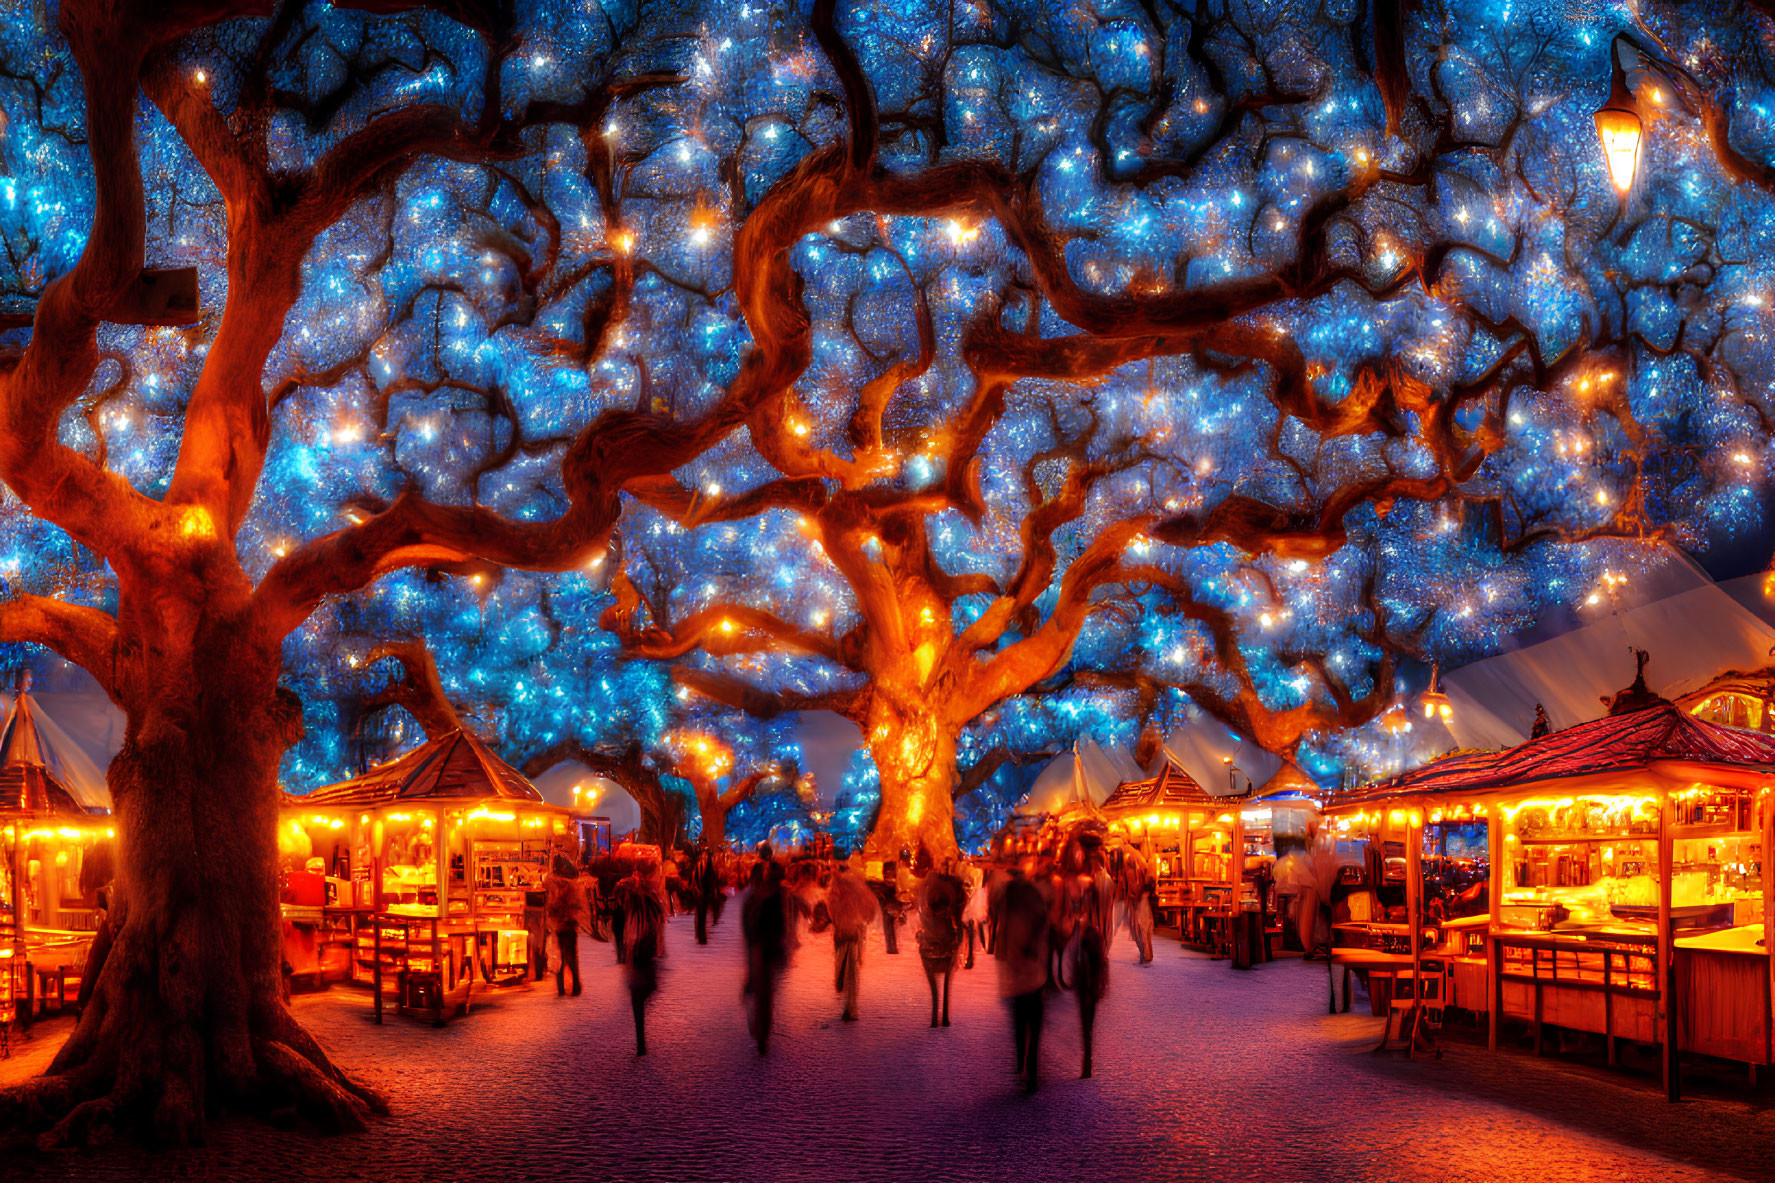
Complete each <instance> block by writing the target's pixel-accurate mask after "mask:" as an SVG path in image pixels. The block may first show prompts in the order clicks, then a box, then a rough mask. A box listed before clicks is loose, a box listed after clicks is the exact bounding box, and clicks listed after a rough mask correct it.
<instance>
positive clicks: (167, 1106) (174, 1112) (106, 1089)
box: [0, 1006, 388, 1151]
mask: <svg viewBox="0 0 1775 1183" xmlns="http://www.w3.org/2000/svg"><path fill="white" fill-rule="evenodd" d="M96 1026H97V1024H96V1022H95V1023H94V1024H93V1027H96ZM265 1026H266V1027H267V1028H269V1029H270V1031H271V1032H272V1034H268V1035H265V1036H254V1037H251V1038H250V1039H249V1040H248V1044H249V1046H250V1048H251V1059H250V1063H248V1064H245V1065H235V1066H233V1067H231V1068H230V1069H229V1070H228V1071H227V1072H226V1073H223V1074H222V1075H226V1076H227V1077H229V1078H230V1079H229V1081H228V1084H227V1086H226V1087H224V1086H223V1085H222V1083H221V1081H220V1079H206V1078H205V1075H204V1073H203V1072H202V1071H201V1070H200V1071H196V1072H192V1073H186V1072H183V1071H179V1070H176V1067H177V1065H178V1064H179V1063H180V1062H181V1059H180V1057H178V1056H172V1057H167V1058H166V1059H165V1060H164V1061H163V1062H161V1063H158V1064H154V1065H150V1064H148V1063H146V1060H145V1058H142V1057H131V1056H127V1055H126V1056H124V1057H122V1058H123V1059H124V1060H126V1061H129V1062H127V1063H124V1064H122V1065H120V1063H119V1060H120V1057H119V1056H117V1055H114V1054H111V1055H108V1054H106V1050H107V1047H106V1045H107V1039H106V1038H105V1037H102V1036H96V1035H94V1034H92V1033H91V1031H92V1028H90V1027H89V1025H88V1024H87V1023H86V1022H83V1023H82V1024H81V1027H80V1029H79V1031H77V1032H76V1034H75V1036H74V1037H73V1038H71V1039H70V1040H69V1043H68V1045H66V1046H65V1047H64V1049H63V1051H62V1053H60V1054H58V1056H57V1058H56V1064H57V1067H56V1068H55V1069H54V1070H53V1071H52V1074H51V1075H47V1076H42V1077H39V1078H37V1079H35V1080H30V1081H26V1082H24V1083H22V1084H18V1085H14V1086H13V1087H11V1088H7V1089H0V1126H4V1127H11V1128H12V1129H13V1130H14V1131H17V1132H21V1133H22V1132H25V1131H38V1134H37V1138H36V1145H37V1147H38V1149H40V1150H46V1151H47V1150H68V1149H81V1148H85V1147H90V1146H97V1145H101V1144H103V1143H104V1142H106V1141H107V1140H109V1139H110V1137H111V1136H112V1134H114V1133H115V1132H118V1131H120V1130H126V1131H128V1132H132V1133H136V1134H139V1135H141V1136H143V1137H145V1138H146V1139H147V1140H149V1141H152V1142H155V1143H158V1144H163V1145H174V1146H185V1145H196V1144H201V1143H202V1142H203V1138H204V1123H205V1118H206V1109H209V1110H224V1111H233V1112H241V1113H248V1114H252V1115H255V1116H267V1115H270V1114H273V1113H277V1112H279V1111H280V1110H288V1109H294V1110H295V1112H296V1113H298V1114H300V1115H301V1117H302V1118H304V1119H305V1120H307V1121H308V1122H310V1123H312V1124H313V1125H314V1126H315V1127H316V1128H317V1129H319V1130H321V1131H323V1132H325V1133H347V1132H354V1131H358V1130H362V1129H363V1128H364V1127H365V1125H366V1124H367V1122H368V1120H369V1117H370V1115H371V1114H384V1113H387V1112H388V1106H387V1104H386V1102H384V1100H383V1099H382V1097H381V1095H380V1094H379V1093H377V1092H376V1090H374V1089H372V1088H369V1087H368V1086H366V1085H364V1084H361V1083H359V1082H358V1081H355V1080H353V1079H351V1077H350V1076H348V1075H346V1074H345V1073H344V1072H342V1071H340V1070H339V1069H338V1068H337V1067H336V1066H335V1065H334V1064H333V1063H332V1061H331V1060H330V1059H328V1057H327V1055H326V1053H325V1052H323V1051H322V1050H321V1049H320V1046H319V1044H317V1043H316V1042H315V1041H314V1038H313V1037H312V1036H311V1035H309V1034H308V1033H307V1032H306V1031H304V1030H303V1029H302V1027H301V1025H300V1024H299V1023H297V1022H296V1020H295V1018H294V1017H293V1016H291V1015H290V1014H289V1012H288V1011H287V1010H284V1009H283V1008H282V1007H281V1006H279V1007H278V1008H276V1010H275V1011H274V1012H273V1013H272V1014H271V1015H270V1016H268V1019H267V1022H266V1024H265ZM218 1042H220V1041H218V1040H215V1039H214V1038H212V1040H211V1041H210V1043H211V1046H212V1047H213V1046H215V1045H216V1043H218ZM76 1046H78V1047H80V1048H82V1049H83V1054H77V1055H76V1056H74V1057H70V1056H68V1054H67V1052H68V1048H71V1047H76ZM201 1060H202V1057H198V1060H197V1062H201ZM64 1061H71V1062H66V1063H64ZM184 1062H185V1063H191V1062H192V1061H190V1060H186V1061H184ZM217 1071H218V1070H217V1069H216V1068H215V1067H214V1066H213V1065H212V1070H211V1074H212V1075H215V1074H216V1073H217ZM206 1096H207V1098H208V1104H207V1105H206V1104H205V1101H204V1098H205V1097H206Z"/></svg>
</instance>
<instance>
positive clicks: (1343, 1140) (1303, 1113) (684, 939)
mask: <svg viewBox="0 0 1775 1183" xmlns="http://www.w3.org/2000/svg"><path fill="white" fill-rule="evenodd" d="M736 919H737V916H736V915H735V914H734V912H733V911H730V912H729V916H728V919H727V922H726V923H724V924H723V925H722V926H721V927H720V928H718V929H716V930H715V935H714V940H713V942H712V943H711V944H710V945H709V946H708V947H706V948H698V947H697V946H696V945H695V944H694V943H693V942H692V940H691V938H690V930H689V925H688V923H687V922H686V921H685V920H684V919H683V918H679V919H678V920H675V921H674V922H673V925H672V934H671V938H670V940H669V957H668V958H667V965H668V969H667V970H666V972H665V974H664V976H663V980H662V986H661V992H660V994H659V995H658V996H657V997H656V998H655V1000H654V1003H653V1008H652V1012H651V1014H652V1017H651V1021H650V1030H649V1042H650V1048H649V1054H648V1056H647V1057H646V1058H645V1059H640V1060H637V1059H636V1058H635V1057H634V1055H633V1054H632V1051H633V1045H632V1043H631V1040H630V1027H629V1016H628V1008H627V1003H626V997H625V996H624V995H623V993H622V988H621V979H620V977H619V971H618V970H617V968H616V966H614V965H612V964H610V963H609V962H610V957H611V953H610V947H609V946H608V945H601V944H596V943H589V942H588V943H586V944H584V945H582V955H583V956H584V957H585V958H586V960H587V962H588V970H589V972H588V975H587V981H586V987H585V996H584V997H581V998H578V999H574V998H567V999H557V998H556V997H555V995H554V991H553V989H552V988H548V987H546V986H544V985H542V984H539V985H538V986H537V987H536V988H533V989H530V990H523V991H517V992H509V993H503V994H497V995H489V996H483V998H484V999H485V1001H484V1003H483V1004H482V1005H478V1006H477V1007H476V1009H475V1011H474V1013H473V1014H472V1015H470V1016H469V1017H468V1018H466V1019H463V1020H458V1021H457V1022H454V1023H452V1024H451V1025H450V1026H449V1027H448V1028H446V1029H444V1030H441V1031H439V1030H432V1029H431V1028H429V1027H427V1026H424V1025H421V1024H419V1023H417V1022H414V1021H412V1020H406V1019H401V1018H399V1017H392V1018H391V1019H390V1021H389V1023H388V1025H386V1026H383V1027H380V1028H378V1027H376V1026H374V1025H373V1024H371V1022H370V1021H369V1007H368V1000H367V998H366V996H365V995H364V994H362V993H359V992H356V991H352V990H348V989H344V988H335V989H334V990H332V991H330V992H328V993H326V994H321V995H311V996H307V997H304V998H301V999H299V1000H298V1003H297V1007H298V1013H299V1014H300V1015H301V1017H302V1018H303V1019H304V1020H305V1021H306V1022H307V1023H309V1024H310V1025H311V1027H312V1028H313V1029H314V1030H315V1031H316V1032H317V1033H318V1035H319V1036H320V1037H321V1039H322V1040H323V1041H324V1042H325V1043H326V1045H327V1046H328V1047H329V1048H330V1049H332V1051H333V1052H334V1054H335V1055H336V1056H337V1058H338V1059H339V1061H340V1062H341V1063H343V1064H345V1065H347V1066H348V1067H349V1068H351V1069H352V1070H354V1071H356V1072H358V1073H360V1074H361V1075H362V1076H363V1077H364V1078H366V1079H368V1080H369V1081H371V1082H373V1083H374V1084H376V1085H377V1086H379V1087H381V1088H383V1089H384V1090H386V1091H387V1093H388V1095H389V1096H390V1097H391V1098H392V1099H393V1102H394V1105H395V1110H394V1114H393V1115H392V1116H391V1117H390V1118H388V1119H387V1120H385V1121H383V1122H380V1123H378V1124H377V1125H376V1126H375V1127H374V1128H373V1129H372V1130H371V1131H370V1132H368V1133H366V1134H363V1135H358V1136H351V1137H341V1138H321V1137H317V1136H314V1135H312V1134H308V1133H304V1132H302V1131H301V1130H281V1129H274V1128H270V1127H267V1126H265V1125H263V1124H261V1123H256V1122H251V1121H246V1120H229V1121H225V1122H222V1123H220V1124H219V1125H217V1126H215V1127H213V1128H212V1130H211V1135H210V1145H209V1146H207V1147H204V1148H200V1149H197V1150H192V1151H187V1152H172V1153H166V1154H163V1155H150V1153H149V1152H148V1151H145V1150H142V1149H140V1148H138V1147H135V1146H132V1145H128V1144H122V1145H111V1146H108V1147H105V1148H102V1149H100V1150H98V1151H96V1152H91V1153H86V1154H79V1155H68V1156H60V1157H48V1158H41V1159H36V1160H32V1161H27V1162H23V1163H7V1164H0V1177H8V1178H21V1177H30V1178H67V1179H82V1180H86V1179H139V1178H148V1177H152V1178H155V1179H169V1180H172V1179H206V1180H216V1179H236V1178H258V1177H263V1178H322V1179H329V1180H359V1179H363V1180H397V1179H499V1180H514V1179H529V1178H549V1179H622V1180H630V1179H633V1180H673V1181H677V1180H705V1179H706V1180H753V1179H757V1180H775V1179H818V1180H821V1181H822V1183H828V1181H837V1180H853V1179H855V1180H875V1179H882V1180H886V1179H893V1180H910V1181H913V1183H935V1181H937V1180H948V1179H958V1180H987V1179H992V1180H998V1179H1006V1180H1024V1179H1029V1180H1047V1179H1053V1180H1086V1179H1089V1180H1093V1181H1096V1180H1115V1179H1136V1178H1137V1179H1155V1180H1157V1179H1225V1180H1237V1179H1245V1178H1264V1179H1274V1180H1305V1179H1335V1180H1405V1179H1435V1180H1498V1179H1520V1180H1523V1181H1525V1183H1526V1181H1528V1180H1535V1181H1540V1180H1550V1181H1551V1180H1591V1179H1595V1180H1610V1181H1611V1183H1613V1181H1622V1180H1665V1179H1709V1178H1743V1179H1771V1178H1775V1114H1772V1113H1771V1109H1770V1098H1771V1093H1772V1092H1775V1090H1767V1089H1765V1090H1758V1091H1753V1092H1749V1093H1737V1092H1732V1091H1729V1090H1725V1089H1714V1090H1713V1091H1712V1092H1711V1094H1709V1095H1703V1096H1702V1097H1701V1098H1700V1099H1695V1100H1689V1101H1686V1102H1684V1103H1683V1104H1681V1105H1677V1106H1670V1105H1667V1104H1666V1103H1665V1101H1664V1100H1663V1098H1662V1094H1661V1093H1660V1092H1659V1090H1658V1088H1657V1085H1656V1080H1655V1079H1653V1078H1649V1077H1646V1076H1636V1075H1630V1074H1624V1073H1609V1072H1606V1071H1603V1070H1600V1069H1594V1068H1591V1067H1588V1066H1585V1065H1581V1064H1578V1063H1575V1062H1573V1061H1571V1060H1566V1059H1552V1058H1547V1059H1535V1058H1534V1057H1533V1056H1531V1055H1528V1054H1525V1053H1522V1052H1518V1051H1511V1052H1507V1053H1501V1054H1499V1055H1495V1056H1494V1055H1491V1054H1488V1053H1487V1052H1486V1051H1485V1050H1484V1049H1483V1047H1480V1046H1477V1045H1475V1044H1472V1043H1462V1042H1453V1043H1452V1045H1451V1046H1450V1047H1449V1049H1448V1051H1447V1054H1446V1055H1445V1056H1444V1057H1443V1058H1442V1059H1440V1060H1431V1059H1419V1060H1415V1061H1407V1060H1406V1059H1405V1058H1404V1056H1403V1054H1389V1055H1382V1056H1376V1055H1372V1054H1370V1052H1369V1048H1370V1047H1371V1046H1372V1044H1373V1041H1374V1040H1375V1039H1376V1038H1377V1037H1378V1033H1379V1020H1378V1019H1375V1018H1373V1017H1371V1016H1370V1015H1368V1014H1367V1013H1362V1014H1355V1013H1352V1014H1349V1015H1338V1016H1327V1015H1326V1014H1325V1013H1324V984H1325V970H1324V968H1323V967H1322V966H1320V965H1305V964H1302V963H1301V962H1299V961H1293V960H1288V961H1280V962H1275V963H1272V964H1268V965H1264V966H1260V967H1259V968H1258V969H1256V970H1253V971H1251V972H1249V973H1240V972H1236V971H1234V970H1233V969H1231V968H1230V967H1229V966H1228V965H1227V963H1226V962H1223V961H1210V960H1208V959H1207V958H1205V957H1202V956H1201V955H1199V954H1195V953H1188V952H1182V951H1180V950H1179V949H1178V948H1177V946H1176V945H1175V944H1174V943H1170V944H1165V943H1161V945H1160V947H1159V956H1158V960H1157V962H1156V964H1154V965H1152V966H1150V967H1141V966H1139V965H1137V964H1135V962H1134V955H1133V950H1132V948H1131V947H1130V946H1129V944H1128V942H1127V941H1126V939H1125V937H1124V938H1123V939H1121V940H1118V941H1117V943H1116V946H1115V948H1114V949H1113V950H1112V960H1113V968H1112V972H1111V981H1110V992H1109V996H1108V998H1107V999H1106V1000H1105V1002H1104V1005H1103V1007H1102V1009H1101V1010H1100V1012H1099V1018H1098V1037H1097V1053H1096V1061H1097V1062H1096V1069H1097V1075H1096V1077H1095V1078H1094V1079H1091V1080H1078V1079H1076V1077H1077V1072H1078V1065H1079V1059H1078V1048H1079V1041H1078V1020H1077V1012H1076V1010H1075V1009H1074V1007H1073V1005H1072V1001H1071V998H1070V997H1069V996H1063V997H1061V998H1059V999H1057V1000H1055V1001H1054V1003H1052V1004H1051V1005H1050V1007H1049V1011H1048V1028H1047V1037H1046V1038H1045V1039H1044V1042H1043V1060H1044V1065H1045V1069H1046V1081H1045V1084H1044V1087H1043V1088H1042V1090H1041V1091H1040V1092H1039V1093H1037V1094H1036V1095H1035V1096H1030V1097H1026V1096H1023V1095H1021V1094H1020V1093H1019V1092H1017V1091H1016V1089H1015V1088H1014V1084H1013V1081H1012V1077H1011V1049H1010V1035H1009V1030H1008V1020H1007V1018H1006V1014H1005V1011H1004V1010H1003V1008H1002V1006H1001V1004H1000V1002H999V1000H998V998H997V997H996V994H995V988H994V979H993V971H992V966H991V962H990V961H983V962H982V963H980V964H979V965H978V966H977V968H975V969H974V970H972V971H968V972H963V973H960V974H958V976H957V984H956V989H955V993H954V996H953V999H952V1010H953V1016H954V1026H952V1027H950V1028H949V1029H947V1030H931V1029H930V1028H929V1027H928V1026H926V1023H927V1022H928V1017H929V1012H928V1009H927V1008H928V996H927V995H926V993H925V988H924V980H923V976H922V974H921V972H920V971H919V968H918V958H917V955H916V953H915V952H913V951H912V950H911V948H910V946H911V942H910V941H906V942H903V943H902V950H903V951H902V953H901V954H900V955H899V956H897V957H888V956H885V955H884V954H883V952H882V950H881V948H880V944H879V935H877V936H876V938H875V944H874V945H873V946H872V947H871V948H870V950H869V955H868V958H867V960H866V962H865V965H864V970H863V1018H862V1021H861V1022H859V1023H842V1022H839V1021H838V1013H839V1007H838V1005H837V1001H836V999H835V997H834V995H833V992H832V988H831V976H830V975H831V946H830V944H829V943H827V942H824V941H822V940H820V939H819V938H813V939H812V940H811V942H810V943H809V944H808V945H806V946H804V947H803V949H802V950H801V952H800V954H799V956H798V959H797V963H796V964H795V966H794V967H793V968H792V970H791V971H790V973H789V976H788V978H787V980H786V982H785V986H784V993H783V996H782V1000H781V1006H780V1009H779V1016H778V1037H777V1040H776V1042H775V1043H774V1044H773V1046H772V1048H771V1051H770V1054H769V1056H768V1057H764V1058H760V1057H759V1056H758V1054H757V1052H756V1050H755V1049H754V1048H753V1047H752V1046H751V1045H750V1044H749V1043H748V1042H747V1040H746V1035H745V1021H744V1016H743V1013H742V1011H741V1008H740V997H739V973H740V969H739V963H740V955H739V949H738V932H737V926H736V925H735V924H734V921H735V920H736ZM1359 1009H1361V1008H1360V1007H1359ZM60 1030H61V1031H62V1032H63V1033H65V1030H66V1028H65V1027H62V1028H60ZM55 1038H56V1035H55V1033H54V1031H53V1030H52V1031H51V1032H48V1033H46V1034H45V1035H44V1036H42V1037H40V1039H39V1040H38V1041H35V1042H36V1043H37V1044H38V1047H36V1048H33V1049H32V1050H31V1053H30V1054H31V1055H33V1056H37V1055H42V1054H45V1053H44V1052H42V1051H41V1048H42V1045H43V1044H46V1043H49V1042H52V1041H53V1040H54V1039H55ZM22 1062H26V1061H15V1062H13V1063H12V1064H7V1065H0V1079H4V1078H10V1077H13V1076H14V1075H15V1070H14V1067H13V1064H16V1063H22Z"/></svg>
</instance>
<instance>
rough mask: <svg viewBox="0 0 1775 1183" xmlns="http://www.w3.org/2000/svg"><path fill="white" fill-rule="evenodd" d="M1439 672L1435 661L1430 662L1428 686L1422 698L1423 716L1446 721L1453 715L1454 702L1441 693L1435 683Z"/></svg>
mask: <svg viewBox="0 0 1775 1183" xmlns="http://www.w3.org/2000/svg"><path fill="white" fill-rule="evenodd" d="M1439 672H1440V671H1439V669H1438V667H1437V665H1436V663H1435V662H1432V663H1430V688H1429V689H1428V690H1426V691H1424V699H1423V702H1424V718H1426V719H1434V718H1437V717H1440V718H1441V719H1442V721H1443V722H1444V723H1446V722H1448V721H1449V720H1450V719H1452V718H1453V717H1454V713H1455V707H1454V703H1452V702H1450V701H1449V697H1448V695H1446V694H1444V693H1442V689H1441V687H1439V686H1438V685H1437V684H1436V680H1437V675H1438V673H1439Z"/></svg>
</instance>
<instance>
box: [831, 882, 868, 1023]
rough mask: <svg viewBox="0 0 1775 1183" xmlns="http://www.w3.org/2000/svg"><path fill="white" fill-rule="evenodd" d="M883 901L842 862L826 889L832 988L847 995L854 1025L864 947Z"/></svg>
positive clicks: (848, 1015) (847, 1012)
mask: <svg viewBox="0 0 1775 1183" xmlns="http://www.w3.org/2000/svg"><path fill="white" fill-rule="evenodd" d="M880 907H881V905H880V902H879V901H878V900H877V899H876V898H875V893H874V892H873V891H871V890H869V885H868V884H867V883H865V882H863V879H862V877H861V876H859V875H858V874H857V873H856V872H855V871H853V870H851V869H850V868H849V867H847V866H845V865H844V864H842V863H840V864H839V865H838V867H837V869H836V870H835V872H834V873H833V876H832V882H831V883H830V884H829V885H828V886H827V888H826V915H827V916H828V917H829V919H830V922H831V925H832V978H833V988H834V989H836V990H837V991H838V992H839V993H840V994H842V995H843V996H844V1019H845V1021H846V1022H855V1021H856V1018H857V994H858V988H859V984H860V983H859V979H860V978H861V976H862V971H863V946H864V944H865V943H866V942H867V940H868V937H869V926H870V925H871V924H873V923H874V922H875V914H876V912H878V911H879V910H880Z"/></svg>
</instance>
